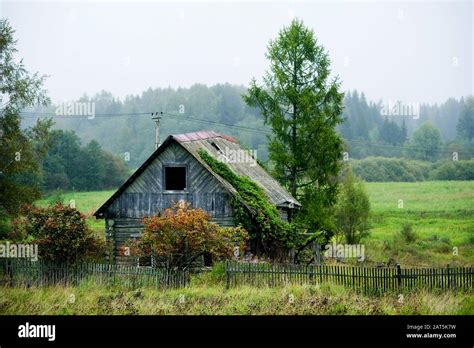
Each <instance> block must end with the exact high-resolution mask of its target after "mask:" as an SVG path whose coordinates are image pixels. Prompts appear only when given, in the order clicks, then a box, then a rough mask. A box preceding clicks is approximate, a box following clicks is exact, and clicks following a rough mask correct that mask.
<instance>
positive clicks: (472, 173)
mask: <svg viewBox="0 0 474 348" xmlns="http://www.w3.org/2000/svg"><path fill="white" fill-rule="evenodd" d="M430 178H431V179H433V180H474V160H468V161H450V162H445V163H442V164H441V166H439V167H437V168H436V169H435V170H433V171H432V172H431V175H430Z"/></svg>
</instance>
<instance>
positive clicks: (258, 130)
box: [20, 111, 472, 155]
mask: <svg viewBox="0 0 474 348" xmlns="http://www.w3.org/2000/svg"><path fill="white" fill-rule="evenodd" d="M20 114H22V116H23V117H28V118H35V117H39V116H46V117H47V116H49V117H53V118H64V119H67V118H70V119H81V118H87V117H90V116H92V115H90V116H87V115H58V114H56V113H53V112H23V111H22V112H20ZM158 114H160V115H166V116H168V117H170V118H174V119H180V120H186V121H192V122H197V123H203V124H210V125H215V126H220V127H228V128H231V129H234V130H241V131H248V132H253V133H259V134H264V135H269V134H271V131H270V130H269V129H264V128H257V127H247V126H240V125H236V124H229V123H223V122H219V121H212V120H206V119H202V118H197V117H193V116H185V114H183V113H177V114H176V113H171V112H164V111H160V112H128V113H97V114H94V115H93V116H94V118H95V117H115V116H118V117H120V116H143V115H151V116H152V117H153V116H154V115H158ZM345 140H346V142H347V143H349V144H353V143H355V144H357V143H358V144H361V145H366V146H378V147H384V148H390V149H416V150H422V151H434V152H436V153H443V152H445V153H451V151H452V150H449V149H438V150H433V149H429V148H425V147H420V146H414V145H410V144H407V145H392V144H386V143H380V142H372V141H369V140H349V139H345ZM456 152H457V153H458V154H464V155H472V153H471V152H465V151H456Z"/></svg>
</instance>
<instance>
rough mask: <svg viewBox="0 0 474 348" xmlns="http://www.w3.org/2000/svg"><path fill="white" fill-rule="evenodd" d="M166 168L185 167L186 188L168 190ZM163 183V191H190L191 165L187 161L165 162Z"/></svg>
mask: <svg viewBox="0 0 474 348" xmlns="http://www.w3.org/2000/svg"><path fill="white" fill-rule="evenodd" d="M166 168H184V175H185V178H184V181H185V185H186V187H185V188H184V190H167V189H166ZM162 179H163V180H162V184H163V188H162V190H163V192H165V193H175V192H176V193H183V192H189V165H188V164H185V163H165V164H163V170H162Z"/></svg>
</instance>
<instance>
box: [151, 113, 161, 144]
mask: <svg viewBox="0 0 474 348" xmlns="http://www.w3.org/2000/svg"><path fill="white" fill-rule="evenodd" d="M161 115H163V111H160V112H152V113H151V116H152V117H151V119H152V120H155V123H156V127H155V150H156V149H158V147H160V145H161V144H160V120H161Z"/></svg>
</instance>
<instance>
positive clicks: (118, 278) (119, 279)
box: [0, 259, 189, 288]
mask: <svg viewBox="0 0 474 348" xmlns="http://www.w3.org/2000/svg"><path fill="white" fill-rule="evenodd" d="M0 266H1V267H0V284H4V285H10V286H40V287H41V286H49V285H71V286H76V285H79V284H81V283H83V282H85V281H91V282H94V283H97V284H103V285H120V286H124V287H127V288H139V287H144V286H156V287H158V288H176V287H183V286H186V285H187V284H188V282H189V273H188V272H187V271H178V270H166V269H160V268H153V267H138V266H129V265H115V264H98V263H82V264H78V265H74V266H71V265H65V264H62V265H57V264H46V263H44V262H42V261H40V260H38V261H30V260H24V259H3V260H1V261H0Z"/></svg>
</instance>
